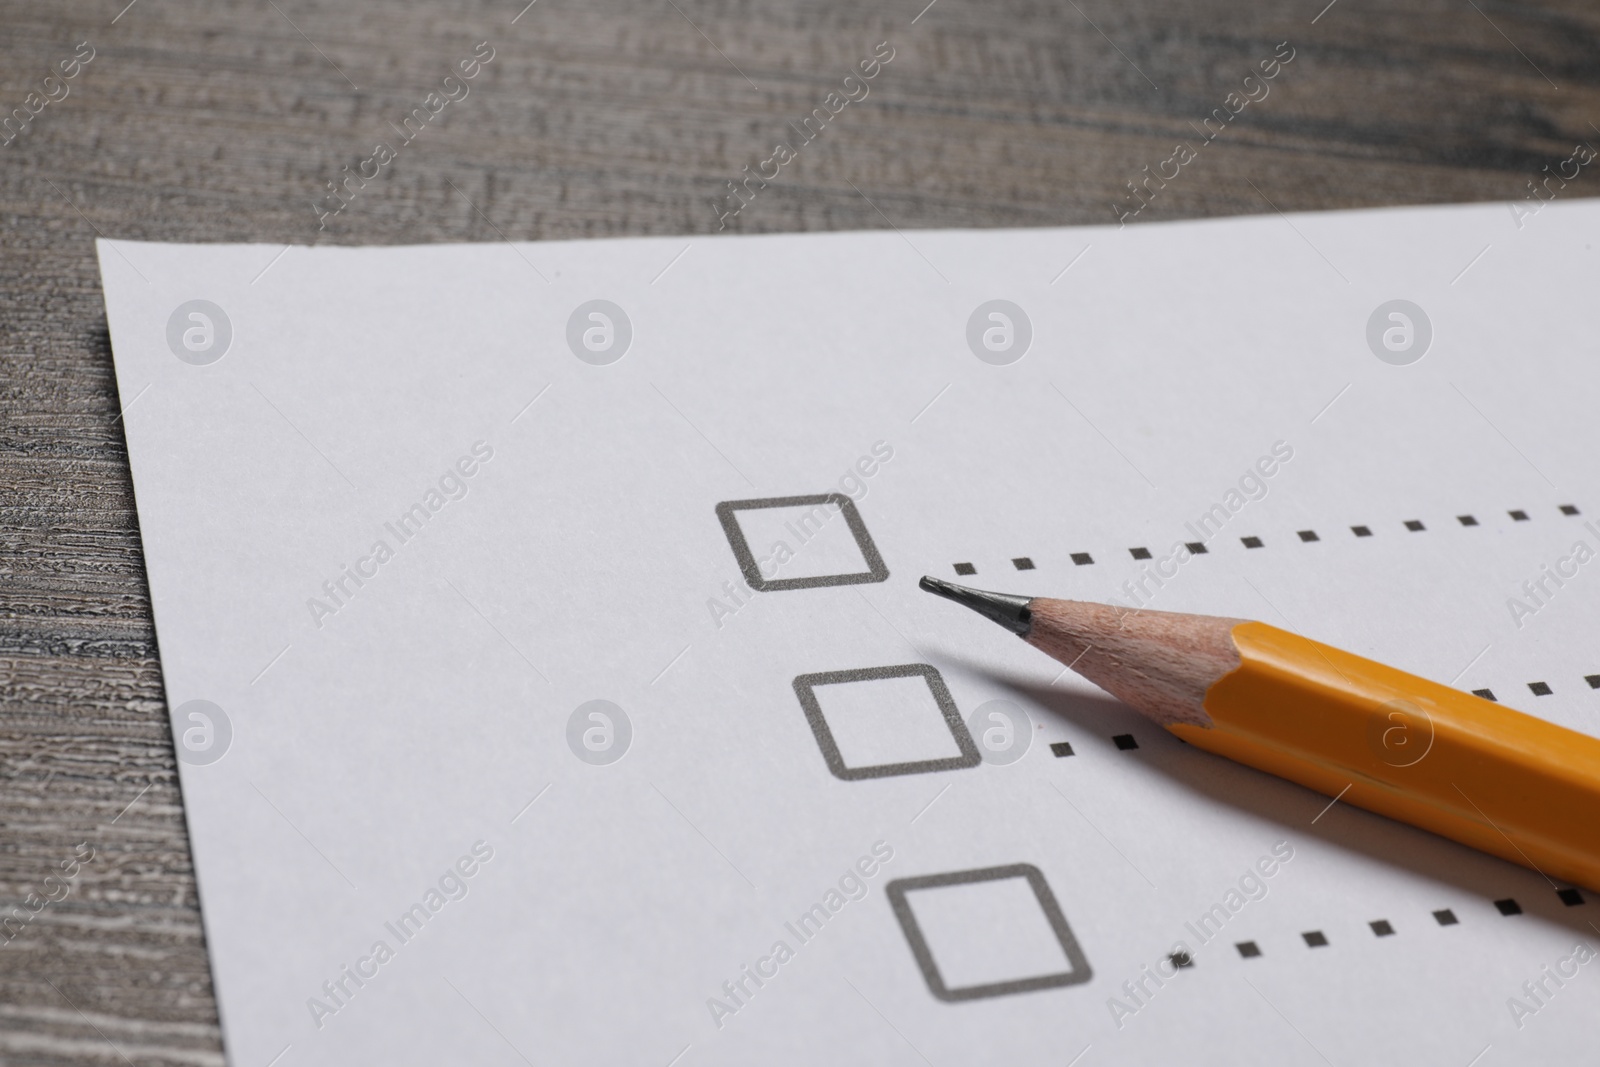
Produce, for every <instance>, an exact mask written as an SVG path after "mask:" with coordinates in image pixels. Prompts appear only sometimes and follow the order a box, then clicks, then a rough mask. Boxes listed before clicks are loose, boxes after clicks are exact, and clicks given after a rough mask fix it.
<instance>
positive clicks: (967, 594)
mask: <svg viewBox="0 0 1600 1067" xmlns="http://www.w3.org/2000/svg"><path fill="white" fill-rule="evenodd" d="M917 585H918V587H919V588H922V589H924V590H926V591H928V592H930V593H932V594H933V595H934V596H942V597H944V598H945V599H946V600H953V601H955V602H956V603H957V604H961V605H964V606H966V607H969V608H971V609H972V610H973V611H976V612H977V613H978V614H979V615H982V616H983V617H984V618H986V619H991V620H993V621H994V622H997V623H999V624H1000V625H1001V626H1004V627H1005V628H1006V629H1008V630H1010V631H1011V632H1012V633H1014V634H1016V635H1017V636H1018V637H1027V636H1028V631H1029V630H1031V629H1032V628H1033V612H1031V611H1030V610H1028V605H1029V604H1030V603H1031V602H1032V600H1033V598H1032V597H1026V596H1013V595H1011V594H1010V593H990V592H987V591H985V590H983V589H969V588H967V587H966V586H964V585H957V584H955V583H954V582H946V581H944V580H942V579H939V578H935V577H933V576H931V575H927V574H925V575H923V576H922V581H920V582H918V583H917Z"/></svg>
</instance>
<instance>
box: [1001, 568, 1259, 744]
mask: <svg viewBox="0 0 1600 1067" xmlns="http://www.w3.org/2000/svg"><path fill="white" fill-rule="evenodd" d="M1028 610H1029V611H1030V612H1032V614H1033V627H1032V629H1031V630H1029V632H1028V635H1027V641H1028V643H1029V644H1031V645H1033V646H1034V647H1035V648H1037V649H1039V650H1041V651H1043V652H1046V653H1048V654H1049V655H1051V656H1054V657H1055V658H1056V659H1058V660H1060V661H1061V662H1062V663H1065V664H1067V665H1068V666H1069V667H1071V668H1072V669H1073V670H1074V671H1076V672H1077V673H1079V674H1081V675H1083V677H1085V678H1087V679H1089V681H1091V682H1093V683H1094V684H1095V685H1098V686H1099V687H1100V688H1101V689H1104V690H1105V691H1106V692H1108V693H1110V694H1111V695H1112V696H1114V697H1116V698H1117V699H1118V700H1120V701H1122V702H1123V703H1124V704H1126V705H1128V706H1129V707H1130V708H1133V709H1135V710H1137V711H1140V712H1143V713H1144V714H1145V715H1148V716H1149V717H1150V718H1152V719H1154V720H1155V721H1156V722H1158V723H1160V724H1161V725H1162V726H1171V725H1172V724H1173V723H1179V722H1186V723H1192V724H1193V725H1195V726H1210V725H1212V721H1211V716H1210V715H1208V714H1206V709H1205V697H1206V690H1207V689H1209V688H1211V684H1212V683H1213V682H1215V681H1217V680H1218V679H1219V678H1221V677H1222V676H1223V675H1225V674H1227V673H1229V672H1230V671H1232V670H1235V669H1236V668H1238V666H1239V650H1238V649H1237V648H1235V647H1234V644H1233V637H1232V633H1233V628H1234V627H1235V626H1237V625H1238V624H1239V623H1240V622H1241V621H1243V620H1240V619H1225V618H1219V617H1217V616H1213V615H1183V614H1179V613H1177V612H1171V611H1129V610H1127V609H1125V608H1114V607H1110V606H1108V605H1105V604H1092V603H1089V602H1088V601H1083V600H1051V599H1049V598H1047V597H1035V598H1034V599H1033V600H1031V601H1029V602H1028Z"/></svg>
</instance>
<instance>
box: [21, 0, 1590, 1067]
mask: <svg viewBox="0 0 1600 1067" xmlns="http://www.w3.org/2000/svg"><path fill="white" fill-rule="evenodd" d="M126 2H127V0H93V2H89V0H70V2H59V3H50V4H41V3H23V2H21V0H6V2H4V3H3V4H0V27H4V29H3V31H0V117H5V116H9V115H10V114H11V112H12V109H16V108H20V109H22V111H21V112H20V114H22V115H25V116H26V115H28V114H29V104H30V97H29V94H30V93H35V92H37V93H39V94H40V96H36V97H33V98H31V101H32V103H33V108H34V109H35V110H38V114H36V115H32V116H31V121H30V122H29V123H28V124H27V126H26V129H25V130H24V131H23V132H21V133H20V134H18V135H17V136H15V138H14V139H13V140H12V143H10V144H7V145H5V146H4V147H0V211H3V231H0V232H3V238H0V241H3V253H0V292H3V294H4V302H5V312H4V316H3V320H0V345H3V350H0V351H3V356H0V359H3V368H4V369H3V372H0V1063H5V1064H65V1063H106V1064H111V1063H126V1064H137V1065H139V1067H145V1065H149V1064H215V1063H220V1062H222V1045H221V1037H220V1030H219V1028H218V1024H217V1014H216V1004H215V1001H214V999H213V996H212V988H211V979H210V973H209V971H208V968H207V963H206V950H205V941H204V938H203V936H202V932H201V926H200V912H199V906H198V901H197V898H196V891H195V881H194V875H193V870H192V866H191V863H190V858H189V847H188V841H187V837H186V834H185V830H184V819H183V809H182V799H181V797H180V794H179V790H178V782H177V775H176V772H175V766H174V759H173V748H172V737H171V733H170V730H169V728H168V721H167V714H166V702H165V699H164V696H163V693H162V686H161V661H160V657H159V655H158V652H157V648H156V634H155V629H154V626H153V623H152V621H151V615H150V600H149V596H148V593H147V591H146V587H145V575H144V568H143V564H142V559H141V555H140V546H139V528H138V517H137V515H136V513H135V510H134V500H133V492H132V486H131V483H130V481H129V474H128V465H127V459H126V455H125V451H124V445H123V437H122V427H121V422H120V415H119V411H120V407H119V404H122V403H127V402H129V400H130V399H131V398H127V397H123V398H119V397H118V395H117V391H116V386H115V382H114V379H113V375H112V366H111V351H110V346H109V342H108V339H107V334H106V324H105V314H104V309H103V306H102V303H101V299H100V293H99V277H98V272H97V270H96V265H95V256H94V246H93V240H94V237H95V236H96V234H103V235H106V236H109V237H121V238H137V239H143V240H163V241H271V242H284V243H289V242H296V243H312V242H317V241H321V242H336V243H340V244H357V243H383V244H399V243H415V242H430V241H495V240H500V239H502V238H505V237H509V238H512V239H518V240H528V239H542V238H576V237H605V236H613V235H623V234H697V233H710V232H715V231H716V230H717V229H718V226H719V223H718V218H717V209H716V208H715V207H714V206H713V205H714V204H715V203H717V202H719V201H720V200H721V199H722V198H723V197H724V196H725V195H726V193H727V186H726V182H727V181H728V180H729V179H731V178H735V177H740V176H742V171H741V168H743V167H744V166H745V165H746V164H749V165H751V166H754V165H755V164H756V163H757V162H759V161H760V160H763V159H766V158H767V157H768V156H770V155H771V152H772V146H773V145H774V144H775V143H776V141H778V140H780V139H782V140H790V139H791V137H790V135H789V134H787V133H786V128H787V126H786V124H787V123H789V122H791V121H793V122H798V121H799V120H801V119H802V118H804V117H805V116H806V115H808V114H809V113H810V112H811V111H812V109H813V108H815V107H818V106H822V105H823V104H824V102H825V98H826V97H827V94H828V93H830V92H833V91H835V90H836V89H837V88H839V87H840V86H841V85H842V82H843V78H844V76H845V75H846V74H847V73H849V69H850V68H851V67H852V66H854V65H855V64H856V63H857V62H858V61H859V60H861V59H863V58H866V57H867V56H869V55H870V54H871V53H872V51H873V49H874V47H875V46H877V45H878V44H879V42H888V44H889V47H891V48H892V49H893V50H894V56H893V59H892V61H891V62H890V63H889V64H888V65H887V66H885V67H884V68H883V69H882V70H881V71H880V72H879V74H878V76H877V77H876V78H874V79H873V81H872V82H871V83H870V94H869V95H868V97H866V98H865V99H863V100H860V101H859V102H856V103H853V104H851V105H850V106H849V107H848V108H846V109H845V110H844V111H843V112H842V113H840V114H839V115H838V116H837V118H835V119H834V120H833V121H832V122H831V123H830V124H829V125H828V127H827V128H826V130H825V132H823V133H822V134H821V135H820V136H818V137H817V138H816V139H815V141H813V142H812V143H811V144H808V145H806V146H804V148H803V149H802V150H801V151H800V153H799V158H798V159H796V160H795V161H794V162H793V163H791V164H789V165H788V166H787V167H785V168H784V169H783V171H782V174H781V176H780V177H779V178H778V179H776V180H775V181H773V182H772V183H771V184H770V185H769V186H768V187H767V188H765V189H762V190H761V191H760V193H759V196H757V197H756V198H755V199H754V200H753V201H752V202H751V203H750V204H749V205H748V206H747V207H745V209H744V210H743V211H742V212H741V213H740V214H739V216H738V217H737V218H736V219H734V220H732V223H731V226H730V229H733V230H735V231H738V232H745V233H758V232H759V233H766V232H777V231H791V230H836V229H877V228H883V227H888V226H894V227H897V228H899V229H902V230H910V229H913V228H917V227H970V226H1044V225H1060V224H1071V223H1105V222H1110V221H1113V220H1114V218H1115V217H1116V214H1117V212H1118V210H1119V206H1120V209H1121V210H1127V209H1129V208H1131V207H1133V206H1136V201H1134V200H1133V199H1132V196H1131V194H1130V192H1129V190H1128V187H1127V183H1128V182H1129V181H1131V180H1135V179H1138V180H1142V179H1143V178H1144V175H1145V174H1146V171H1145V170H1144V169H1143V168H1145V167H1146V166H1147V165H1148V166H1149V167H1150V168H1151V169H1152V170H1154V169H1155V168H1156V167H1157V165H1158V164H1160V163H1161V161H1163V160H1166V159H1168V158H1169V157H1171V156H1172V155H1173V150H1174V147H1175V145H1176V143H1177V142H1179V141H1185V142H1193V141H1195V140H1196V139H1197V137H1198V131H1197V127H1199V126H1200V123H1201V121H1202V120H1203V119H1204V118H1206V117H1207V116H1208V115H1210V114H1212V112H1213V109H1216V108H1224V107H1227V106H1228V95H1229V94H1230V93H1235V92H1238V93H1240V94H1241V95H1243V94H1244V93H1245V92H1246V91H1249V92H1250V93H1251V94H1252V95H1256V96H1259V95H1260V93H1261V92H1262V91H1263V89H1262V87H1261V85H1260V83H1249V84H1248V85H1247V84H1246V82H1245V78H1246V76H1247V75H1248V74H1250V73H1251V71H1252V70H1253V69H1255V68H1256V66H1257V64H1258V63H1259V62H1260V61H1261V60H1263V59H1270V58H1272V57H1273V55H1274V52H1275V51H1278V50H1279V49H1280V47H1281V48H1282V49H1283V51H1279V54H1280V55H1282V54H1286V53H1287V51H1288V50H1291V49H1292V53H1293V56H1294V58H1293V60H1292V61H1291V62H1289V63H1288V64H1287V65H1285V66H1283V67H1282V68H1281V70H1279V72H1278V74H1277V77H1276V78H1274V79H1273V80H1272V81H1271V82H1269V83H1267V84H1266V91H1267V94H1268V95H1266V96H1265V97H1264V98H1262V99H1259V100H1255V101H1253V102H1250V103H1249V104H1248V105H1246V106H1244V107H1243V109H1242V110H1241V111H1240V113H1239V114H1238V116H1237V117H1236V118H1233V119H1231V121H1230V122H1229V123H1228V124H1227V126H1226V128H1224V129H1223V132H1221V133H1220V134H1218V135H1217V136H1216V137H1215V140H1214V141H1212V143H1211V144H1210V145H1208V146H1206V147H1205V149H1204V151H1203V152H1202V153H1200V155H1199V156H1198V157H1197V158H1196V159H1195V160H1194V161H1193V162H1192V163H1190V164H1188V165H1186V166H1184V167H1183V168H1182V169H1181V171H1180V172H1179V175H1178V177H1176V178H1173V179H1172V180H1171V181H1170V182H1167V183H1166V184H1165V187H1164V188H1163V187H1158V186H1157V185H1156V184H1154V183H1152V185H1151V186H1150V188H1152V189H1156V190H1157V191H1156V194H1155V197H1154V199H1153V200H1151V201H1150V203H1149V205H1148V206H1147V207H1145V208H1144V209H1143V210H1142V211H1141V212H1140V214H1139V216H1138V218H1137V219H1136V220H1134V221H1132V222H1130V223H1129V224H1130V225H1143V224H1144V223H1146V222H1155V221H1159V220H1164V219H1175V218H1182V217H1186V216H1200V215H1229V214H1240V213H1258V212H1271V211H1273V210H1282V211H1293V210H1307V209H1319V208H1342V207H1368V206H1377V205H1388V204H1420V203H1437V202H1447V201H1464V200H1498V201H1505V202H1520V201H1522V200H1523V198H1524V197H1525V196H1527V195H1528V193H1529V184H1528V183H1529V182H1530V181H1531V180H1534V179H1535V178H1536V177H1542V176H1543V175H1544V173H1546V172H1545V171H1544V168H1545V167H1546V166H1547V165H1548V166H1550V167H1551V169H1552V170H1554V169H1555V166H1556V164H1557V163H1558V162H1559V161H1561V160H1564V159H1566V158H1568V157H1569V156H1570V155H1571V154H1572V152H1573V148H1574V146H1575V144H1576V143H1577V142H1579V141H1584V140H1587V141H1589V142H1590V143H1592V144H1595V145H1596V146H1600V129H1597V128H1596V125H1597V124H1600V58H1597V57H1600V40H1597V38H1600V9H1597V8H1596V7H1594V6H1593V5H1592V4H1590V3H1586V2H1584V0H1552V2H1550V3H1544V4H1539V5H1531V4H1509V3H1505V2H1503V0H1390V2H1386V3H1381V4H1380V3H1376V2H1373V0H1335V3H1333V4H1332V5H1330V6H1328V7H1327V8H1326V9H1324V8H1323V5H1324V4H1325V3H1326V0H1282V2H1275V3H1271V4H1266V3H1260V4H1240V3H1238V2H1237V0H1228V2H1222V0H1119V2H1111V0H1065V2H1064V3H1061V4H1046V3H1040V2H1038V0H989V2H987V3H978V2H974V0H935V2H934V3H933V4H931V5H929V6H928V7H927V8H926V9H923V7H922V5H923V4H924V3H925V2H926V0H893V2H890V3H879V4H873V5H866V4H859V3H848V2H843V0H794V2H790V3H778V2H775V0H636V2H629V0H589V2H582V3H580V2H577V0H537V2H536V3H534V4H532V5H530V6H528V7H527V8H526V9H524V8H523V7H522V5H523V3H524V2H525V0H494V2H492V3H491V2H473V0H440V2H437V3H425V2H421V0H371V2H367V3H361V4H334V3H327V2H321V3H318V2H315V0H258V2H251V3H202V2H199V0H135V2H134V3H133V4H131V5H129V6H127V7H126V8H124V7H123V5H124V4H125V3H126ZM519 11H520V14H519ZM919 11H920V14H919ZM1319 12H1320V14H1319ZM482 41H487V42H489V45H490V47H492V48H493V49H494V58H493V60H492V62H490V63H489V64H488V65H487V66H486V67H485V68H484V70H483V73H482V74H481V75H480V76H479V77H478V78H477V79H476V81H475V82H474V83H473V86H472V88H471V92H470V95H469V96H468V97H467V98H465V99H463V100H460V101H459V102H457V103H455V104H453V105H451V106H450V107H449V108H448V109H447V113H445V114H443V115H442V116H441V117H440V119H439V120H438V121H436V122H434V123H433V124H430V125H429V126H428V127H427V128H426V129H425V130H424V132H423V133H422V134H421V135H420V136H418V137H417V139H416V141H415V142H414V143H412V144H411V145H409V146H407V147H406V149H405V151H404V153H403V154H402V155H401V156H400V158H398V159H397V160H396V161H395V162H394V163H393V164H391V165H390V166H389V167H388V168H386V170H385V171H384V173H383V175H382V176H381V177H380V178H378V179H375V180H374V181H373V182H371V183H370V184H369V185H368V186H367V188H365V189H364V190H363V191H362V193H361V195H360V196H359V198H357V199H355V200H354V201H353V202H352V203H351V205H350V206H349V208H347V209H346V210H345V211H344V212H343V213H341V214H340V215H339V216H337V217H336V218H333V219H331V220H328V222H327V225H326V228H325V229H321V230H320V231H319V220H318V218H317V214H316V210H315V208H314V207H313V203H314V201H316V200H317V199H318V198H320V197H321V196H322V195H324V194H325V192H326V185H325V183H326V182H327V180H328V179H330V178H335V177H340V176H342V171H341V168H343V167H346V166H349V167H352V168H354V167H356V166H357V164H358V162H359V161H360V160H362V159H364V158H366V157H368V156H369V155H370V154H371V153H372V150H373V147H374V145H375V144H376V143H377V142H378V141H387V140H393V137H392V132H393V130H392V126H391V124H392V123H398V122H399V121H400V120H401V119H402V118H403V117H404V116H405V115H406V114H408V113H409V112H410V111H411V109H412V108H414V107H417V106H419V105H420V104H421V103H422V102H423V99H424V97H425V96H426V95H427V93H429V92H430V91H433V90H434V89H435V88H436V87H438V86H439V84H440V82H441V80H442V79H443V77H444V75H445V74H446V73H447V69H446V68H447V67H449V66H451V65H453V64H454V63H455V62H456V61H457V60H459V59H461V58H465V57H466V56H468V55H470V54H471V53H472V50H473V48H474V46H476V45H477V44H478V43H479V42H482ZM82 42H87V47H80V44H81V43H82ZM1282 42H1288V43H1287V45H1286V46H1285V45H1282ZM91 50H92V55H93V58H92V59H91V60H89V62H88V63H87V64H83V65H81V66H80V68H79V69H77V72H76V76H75V77H73V78H71V79H69V80H66V81H64V82H55V81H52V82H50V83H46V82H45V79H46V78H47V77H48V76H51V68H52V67H53V66H56V65H57V64H59V63H62V62H65V61H67V60H69V59H71V58H72V57H73V56H74V55H75V54H76V55H80V56H81V55H88V54H90V53H91ZM63 91H65V92H66V95H65V96H61V93H62V92H63ZM46 92H49V93H50V94H51V95H52V96H54V97H57V98H58V99H54V100H51V101H50V102H48V103H47V104H45V105H44V106H43V108H42V109H38V103H37V102H38V101H39V100H40V99H41V98H42V97H43V94H44V93H46ZM1237 99H1238V98H1235V100H1237ZM1230 110H1231V108H1230ZM14 125H16V123H15V122H14ZM1218 125H1219V124H1218V123H1217V122H1215V121H1214V122H1213V129H1215V128H1216V127H1217V126H1218ZM3 136H9V132H7V133H5V134H4V135H3ZM1167 169H1168V172H1169V173H1170V166H1169V167H1168V168H1167ZM1574 184H1575V185H1576V186H1577V188H1576V189H1572V188H1569V189H1568V190H1566V191H1565V192H1564V193H1563V195H1595V194H1597V193H1600V176H1595V175H1593V174H1590V173H1585V174H1584V175H1583V176H1582V177H1580V178H1579V179H1577V180H1576V182H1575V183H1574ZM1590 184H1592V185H1593V188H1592V189H1591V188H1588V187H1587V186H1589V185H1590ZM1509 210H1510V209H1509V208H1508V211H1509ZM1234 284H1235V285H1236V286H1238V287H1239V288H1238V289H1237V292H1238V293H1245V292H1247V291H1248V284H1249V282H1248V279H1235V280H1234ZM89 856H92V858H87V859H86V858H85V857H89ZM75 865H76V874H75V876H73V877H71V878H66V877H64V874H65V872H67V871H71V870H73V869H74V866H75ZM47 878H48V879H49V880H48V881H47V880H46V879H47ZM47 898H60V899H49V900H48V901H47ZM41 903H42V904H43V906H42V908H41V907H40V905H41ZM35 908H38V909H39V910H37V912H35V910H34V909H35ZM5 916H11V918H10V919H9V921H8V920H6V919H5ZM248 1067H265V1065H255V1064H252V1065H248ZM284 1067H289V1065H287V1064H285V1065H284Z"/></svg>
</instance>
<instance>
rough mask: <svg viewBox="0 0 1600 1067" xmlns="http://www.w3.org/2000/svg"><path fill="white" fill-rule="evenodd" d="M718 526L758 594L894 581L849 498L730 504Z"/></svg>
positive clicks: (719, 516) (829, 496)
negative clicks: (890, 579) (889, 578)
mask: <svg viewBox="0 0 1600 1067" xmlns="http://www.w3.org/2000/svg"><path fill="white" fill-rule="evenodd" d="M717 521H718V522H720V523H721V524H722V532H723V533H724V534H726V535H727V538H728V545H729V547H731V548H732V549H733V555H734V558H735V559H737V560H738V561H739V569H740V570H741V571H742V572H744V580H745V581H746V582H748V583H749V585H750V588H751V589H754V590H757V591H758V592H763V593H771V592H776V591H778V590H782V589H815V588H818V587H821V586H829V585H860V584H863V583H866V582H882V581H885V580H887V579H888V577H889V568H888V567H886V566H884V564H883V557H882V556H880V555H879V554H878V546H877V545H875V544H873V543H872V535H871V534H869V533H868V532H867V524H866V523H864V522H862V521H861V513H860V512H859V511H857V510H856V505H855V501H853V500H851V499H850V498H849V497H847V496H845V495H844V494H843V493H817V494H814V495H812V496H775V497H766V498H763V499H760V500H724V501H723V502H722V503H720V504H718V505H717Z"/></svg>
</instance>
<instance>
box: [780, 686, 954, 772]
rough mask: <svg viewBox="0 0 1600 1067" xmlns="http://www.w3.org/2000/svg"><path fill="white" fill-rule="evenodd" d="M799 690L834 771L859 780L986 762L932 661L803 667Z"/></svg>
mask: <svg viewBox="0 0 1600 1067" xmlns="http://www.w3.org/2000/svg"><path fill="white" fill-rule="evenodd" d="M794 691H795V695H796V696H798V697H799V698H800V706H801V708H803V709H804V710H805V714H806V722H808V723H810V724H811V732H812V734H813V735H815V737H816V739H817V747H818V748H820V749H821V750H822V758H823V759H824V760H825V761H826V762H827V764H828V770H830V771H832V772H833V774H834V777H836V778H842V779H844V780H845V781H847V782H853V781H857V780H859V779H862V778H888V777H891V776H893V775H898V774H926V773H929V772H932V771H953V770H960V769H962V768H964V767H976V766H977V765H978V764H979V763H981V762H982V756H980V755H979V753H978V746H977V744H976V743H974V741H973V740H972V735H971V734H970V733H968V732H967V727H966V724H965V723H963V722H962V721H961V712H960V710H959V709H958V708H957V707H956V702H955V701H954V700H952V699H951V697H950V690H949V689H947V688H946V687H945V684H944V679H943V678H942V677H940V675H939V672H938V671H937V670H935V669H934V668H933V667H930V666H929V665H928V664H926V663H906V664H901V665H899V666H895V667H867V668H864V669H861V670H850V671H823V672H821V673H818V674H802V675H801V676H800V677H798V678H796V679H795V680H794Z"/></svg>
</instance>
